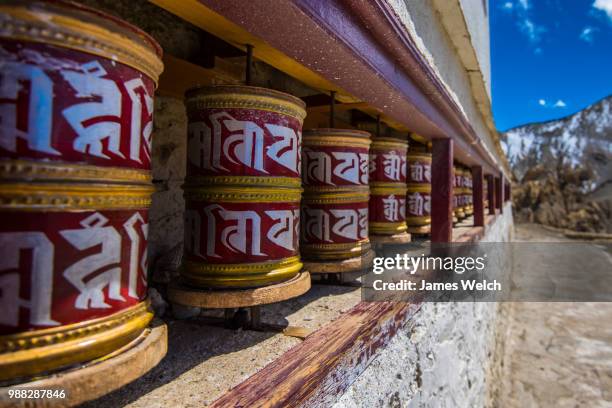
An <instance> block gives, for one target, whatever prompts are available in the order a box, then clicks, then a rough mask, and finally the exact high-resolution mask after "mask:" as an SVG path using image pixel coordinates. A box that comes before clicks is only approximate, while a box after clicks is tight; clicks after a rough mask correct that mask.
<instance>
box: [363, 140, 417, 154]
mask: <svg viewBox="0 0 612 408" xmlns="http://www.w3.org/2000/svg"><path fill="white" fill-rule="evenodd" d="M370 149H371V150H375V151H377V150H389V149H395V150H403V151H404V154H406V152H407V151H408V142H407V141H405V140H400V139H393V138H390V137H375V138H374V139H372V145H371V146H370Z"/></svg>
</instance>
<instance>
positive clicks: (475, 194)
mask: <svg viewBox="0 0 612 408" xmlns="http://www.w3.org/2000/svg"><path fill="white" fill-rule="evenodd" d="M483 194H484V192H483V179H482V166H472V202H473V203H474V226H475V227H482V226H484V223H485V217H484V196H483Z"/></svg>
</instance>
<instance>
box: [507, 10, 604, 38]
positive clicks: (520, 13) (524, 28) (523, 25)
mask: <svg viewBox="0 0 612 408" xmlns="http://www.w3.org/2000/svg"><path fill="white" fill-rule="evenodd" d="M610 1H612V0H610ZM500 4H501V6H500V7H501V9H502V10H503V11H505V12H507V13H508V14H509V15H511V16H513V17H514V18H515V19H516V26H517V27H518V29H519V31H520V32H522V33H523V34H524V35H525V36H526V37H527V39H528V40H529V42H530V43H531V44H532V45H534V46H535V45H537V43H539V42H540V40H541V39H542V34H543V33H545V32H546V28H545V27H544V26H541V25H539V24H537V23H535V22H534V20H533V18H532V16H531V14H532V13H531V8H532V5H531V3H530V0H512V1H505V2H503V3H500Z"/></svg>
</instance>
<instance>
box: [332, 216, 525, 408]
mask: <svg viewBox="0 0 612 408" xmlns="http://www.w3.org/2000/svg"><path fill="white" fill-rule="evenodd" d="M512 236H513V223H512V210H511V206H510V204H507V205H506V207H505V211H504V214H503V216H501V217H498V218H497V219H496V221H495V223H494V224H492V225H491V226H490V227H489V228H488V231H487V233H486V235H485V237H484V239H483V241H485V242H505V241H510V240H511V239H512ZM500 309H501V306H499V305H498V304H497V303H425V304H423V306H422V307H421V309H420V310H419V312H418V313H417V314H416V315H415V316H413V318H412V319H411V321H410V322H409V323H408V324H407V325H406V327H404V329H403V330H401V331H400V332H399V333H398V334H397V335H396V336H395V337H394V338H393V339H392V340H391V342H390V344H389V345H388V346H387V347H386V348H385V349H384V350H383V351H381V352H379V355H378V356H377V357H376V359H375V360H374V361H373V362H372V363H371V364H370V366H368V368H367V369H366V370H365V371H364V372H363V373H362V374H361V376H359V378H358V379H357V381H355V382H354V383H353V384H352V385H351V386H350V387H349V389H348V390H347V392H345V393H344V395H342V396H341V397H340V398H339V399H338V401H337V402H336V404H335V405H334V407H335V408H345V407H372V408H373V407H408V406H409V407H483V406H490V404H489V401H491V399H492V398H491V393H493V392H495V388H494V387H493V385H494V384H490V382H489V379H491V378H498V376H493V375H492V372H494V371H496V370H497V368H496V367H495V365H494V364H493V363H494V361H495V360H494V356H495V355H499V353H500V351H499V347H500V346H503V341H500V340H501V336H500V335H499V333H504V332H505V326H504V324H503V323H504V322H503V321H502V320H501V318H500V317H499V311H500Z"/></svg>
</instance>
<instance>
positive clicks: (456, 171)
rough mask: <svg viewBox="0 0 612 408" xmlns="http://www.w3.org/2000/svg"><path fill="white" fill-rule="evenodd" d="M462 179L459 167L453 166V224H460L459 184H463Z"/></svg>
mask: <svg viewBox="0 0 612 408" xmlns="http://www.w3.org/2000/svg"><path fill="white" fill-rule="evenodd" d="M460 179H461V176H460V175H459V169H458V168H457V166H453V223H458V222H459V217H458V212H459V201H460V197H461V189H460V188H459V184H460V183H461V181H460Z"/></svg>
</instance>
